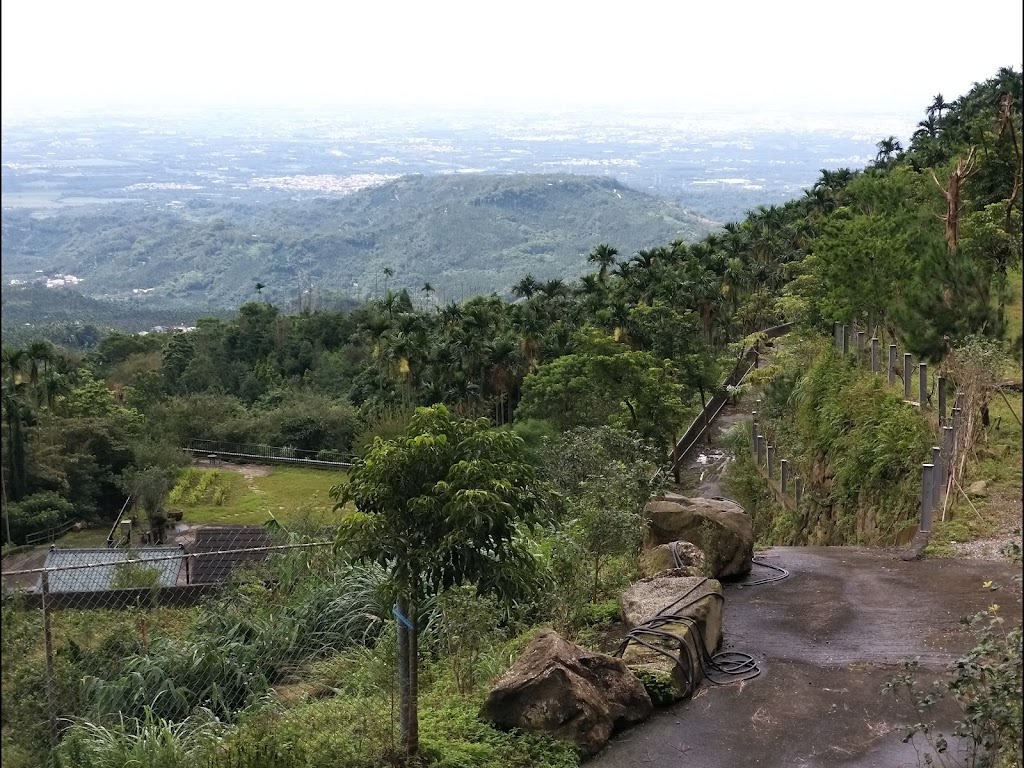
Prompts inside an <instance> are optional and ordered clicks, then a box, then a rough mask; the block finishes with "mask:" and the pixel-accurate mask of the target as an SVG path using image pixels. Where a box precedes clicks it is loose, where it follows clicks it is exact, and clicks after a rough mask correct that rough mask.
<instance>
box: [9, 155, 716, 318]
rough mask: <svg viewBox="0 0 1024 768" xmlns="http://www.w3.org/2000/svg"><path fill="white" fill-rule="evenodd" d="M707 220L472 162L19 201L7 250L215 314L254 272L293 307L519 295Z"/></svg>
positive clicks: (122, 292) (581, 182)
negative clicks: (388, 178)
mask: <svg viewBox="0 0 1024 768" xmlns="http://www.w3.org/2000/svg"><path fill="white" fill-rule="evenodd" d="M708 229H709V226H708V224H707V223H702V222H701V221H700V220H699V219H698V218H697V217H696V216H694V215H692V214H689V213H687V212H686V211H684V210H683V209H682V208H680V207H679V206H677V205H674V204H672V203H668V202H665V201H662V200H659V199H658V198H655V197H652V196H650V195H647V194H645V193H641V192H638V191H636V190H633V189H631V188H629V187H626V186H625V185H623V184H620V183H619V182H617V181H615V180H613V179H605V178H597V177H586V176H572V175H515V176H485V177H479V176H475V175H471V174H465V175H450V176H434V177H426V176H409V177H404V178H402V179H398V180H396V181H393V182H390V183H388V184H385V185H383V186H381V187H376V188H371V189H364V190H361V191H359V192H356V193H354V194H352V195H349V196H345V197H338V198H320V199H314V200H305V201H282V202H271V203H265V204H260V205H253V204H243V203H234V204H232V203H227V204H225V203H213V202H209V201H205V200H203V199H201V198H192V199H190V200H189V201H188V202H187V203H185V204H180V205H179V206H171V207H165V206H160V207H157V206H152V205H143V204H141V203H140V204H120V205H112V206H107V207H101V208H99V209H90V210H88V211H70V212H62V213H60V214H56V215H53V216H49V217H46V218H35V217H33V216H31V215H30V214H28V213H22V212H16V211H9V210H5V211H4V212H3V240H2V246H3V269H4V275H5V276H6V277H7V278H8V280H7V281H6V282H9V280H10V279H12V278H13V279H24V280H30V279H35V278H38V277H39V274H37V270H41V271H42V272H43V273H45V274H57V273H64V274H71V275H74V276H76V277H78V278H81V279H82V280H83V282H82V283H81V284H79V286H78V289H79V290H81V291H82V292H83V293H86V294H87V295H89V296H92V297H118V298H123V297H132V296H133V295H134V296H135V298H140V294H139V293H138V292H139V291H145V293H143V294H141V298H145V299H146V300H147V301H149V302H150V303H152V304H154V305H161V304H162V305H164V306H166V305H167V304H174V305H177V306H188V307H199V308H206V309H208V310H217V309H223V308H235V307H237V306H238V305H239V304H240V303H242V302H244V301H247V300H248V299H250V298H252V297H253V295H254V294H253V286H254V285H255V284H256V283H261V284H262V285H265V286H266V288H265V289H264V290H263V292H262V294H261V295H262V296H263V297H266V298H268V299H269V300H271V301H273V302H275V303H279V304H280V305H282V306H284V307H295V306H296V302H297V298H296V297H297V295H298V294H299V293H300V292H301V291H312V293H313V295H314V296H315V295H316V294H320V295H321V296H327V295H329V294H333V293H337V294H341V295H343V296H347V297H352V298H359V299H364V298H367V297H375V298H379V297H380V296H382V295H383V293H384V291H385V289H387V288H389V287H390V288H394V289H400V288H406V289H409V290H410V291H413V295H416V292H417V291H419V290H420V289H421V288H422V287H423V285H424V284H425V283H431V284H433V285H434V286H435V287H436V288H437V291H438V292H439V296H438V298H439V300H441V301H442V302H447V301H461V300H462V299H465V298H468V297H470V296H472V295H474V294H478V293H484V294H486V293H490V292H491V291H497V292H498V293H499V294H508V292H509V290H510V289H511V287H512V284H513V283H514V282H515V281H516V280H518V279H519V278H520V277H522V275H523V274H525V273H527V272H532V273H533V274H535V275H537V276H538V277H541V278H549V277H560V278H570V277H577V276H578V275H580V274H581V273H582V272H583V271H584V269H585V267H586V254H587V252H588V251H589V250H590V249H591V248H593V247H594V246H596V245H598V244H599V243H603V242H614V243H617V244H619V246H620V247H621V248H623V249H629V251H630V252H631V251H634V250H636V249H639V248H646V247H651V246H655V245H657V244H659V243H664V242H667V241H671V240H675V239H685V240H692V239H695V238H696V237H698V236H700V235H701V234H703V233H705V232H707V231H708ZM384 270H388V271H389V274H390V276H391V277H390V279H389V277H388V276H387V275H385V274H384ZM4 290H5V291H6V290H7V286H5V288H4ZM133 291H134V292H135V293H134V294H133Z"/></svg>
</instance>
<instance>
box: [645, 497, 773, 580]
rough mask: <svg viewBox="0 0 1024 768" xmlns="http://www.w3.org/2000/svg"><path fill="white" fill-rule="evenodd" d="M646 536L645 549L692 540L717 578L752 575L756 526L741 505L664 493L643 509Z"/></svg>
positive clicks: (724, 500) (723, 500)
mask: <svg viewBox="0 0 1024 768" xmlns="http://www.w3.org/2000/svg"><path fill="white" fill-rule="evenodd" d="M644 518H645V520H646V523H647V533H646V536H645V539H644V549H652V548H654V547H657V546H659V545H661V544H668V543H669V542H672V541H689V542H690V543H692V544H696V545H697V547H699V548H700V550H701V551H702V552H703V553H704V555H705V557H706V558H707V562H708V570H709V571H710V572H711V573H712V574H713V575H714V576H715V578H716V579H723V578H730V577H732V578H735V577H738V576H744V575H746V574H748V573H750V569H751V568H752V563H753V559H754V526H753V523H752V522H751V520H750V516H749V515H747V513H746V512H744V511H743V507H741V506H740V505H739V504H737V503H735V502H733V501H728V500H727V499H706V498H702V497H693V498H691V497H687V496H679V495H677V494H665V495H664V496H661V497H659V498H656V499H651V500H650V501H649V502H647V504H646V505H645V506H644Z"/></svg>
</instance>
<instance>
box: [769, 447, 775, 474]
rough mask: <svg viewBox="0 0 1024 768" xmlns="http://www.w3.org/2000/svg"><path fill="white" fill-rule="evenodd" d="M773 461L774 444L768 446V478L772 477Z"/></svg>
mask: <svg viewBox="0 0 1024 768" xmlns="http://www.w3.org/2000/svg"><path fill="white" fill-rule="evenodd" d="M774 463H775V446H774V445H769V446H768V479H769V480H771V479H772V464H774Z"/></svg>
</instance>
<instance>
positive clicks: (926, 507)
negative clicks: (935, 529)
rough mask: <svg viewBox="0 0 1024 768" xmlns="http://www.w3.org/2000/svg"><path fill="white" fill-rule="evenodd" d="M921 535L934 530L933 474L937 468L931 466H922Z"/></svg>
mask: <svg viewBox="0 0 1024 768" xmlns="http://www.w3.org/2000/svg"><path fill="white" fill-rule="evenodd" d="M921 469H922V474H921V527H920V528H919V529H918V530H920V531H921V533H928V532H929V531H931V529H932V483H933V482H934V480H933V479H932V472H934V471H935V467H934V466H933V465H931V464H922V465H921Z"/></svg>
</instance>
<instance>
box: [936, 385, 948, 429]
mask: <svg viewBox="0 0 1024 768" xmlns="http://www.w3.org/2000/svg"><path fill="white" fill-rule="evenodd" d="M935 386H936V388H937V389H938V391H939V395H938V396H939V426H940V427H942V426H945V424H946V377H945V376H939V378H938V380H936V382H935Z"/></svg>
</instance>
